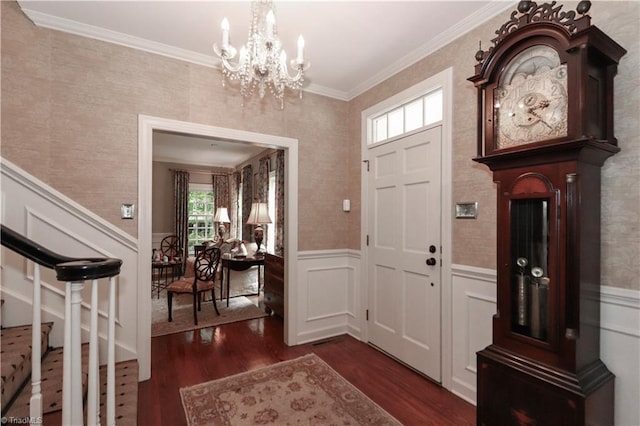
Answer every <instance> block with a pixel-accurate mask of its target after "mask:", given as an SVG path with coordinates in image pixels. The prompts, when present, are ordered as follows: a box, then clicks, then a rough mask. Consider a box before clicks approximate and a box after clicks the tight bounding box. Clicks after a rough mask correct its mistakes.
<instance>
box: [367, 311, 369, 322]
mask: <svg viewBox="0 0 640 426" xmlns="http://www.w3.org/2000/svg"><path fill="white" fill-rule="evenodd" d="M367 321H369V310H368V309H367Z"/></svg>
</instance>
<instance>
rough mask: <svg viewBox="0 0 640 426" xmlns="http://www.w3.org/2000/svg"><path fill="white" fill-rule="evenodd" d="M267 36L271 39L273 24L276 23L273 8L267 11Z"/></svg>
mask: <svg viewBox="0 0 640 426" xmlns="http://www.w3.org/2000/svg"><path fill="white" fill-rule="evenodd" d="M266 21H267V38H268V39H271V38H272V37H273V25H274V24H275V23H276V17H275V15H274V14H273V10H270V11H269V13H267V19H266Z"/></svg>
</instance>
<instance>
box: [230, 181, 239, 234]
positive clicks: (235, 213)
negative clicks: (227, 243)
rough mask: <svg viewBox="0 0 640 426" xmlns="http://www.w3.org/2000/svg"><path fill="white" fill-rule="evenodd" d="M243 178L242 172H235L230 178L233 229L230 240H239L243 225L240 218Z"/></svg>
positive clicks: (231, 229) (231, 228)
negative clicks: (241, 225)
mask: <svg viewBox="0 0 640 426" xmlns="http://www.w3.org/2000/svg"><path fill="white" fill-rule="evenodd" d="M241 182H242V177H241V175H240V172H234V173H233V174H232V175H231V176H230V183H229V218H230V219H231V224H230V225H231V227H230V228H229V238H239V237H240V229H241V227H240V226H239V224H241V223H242V217H241V216H240V183H241Z"/></svg>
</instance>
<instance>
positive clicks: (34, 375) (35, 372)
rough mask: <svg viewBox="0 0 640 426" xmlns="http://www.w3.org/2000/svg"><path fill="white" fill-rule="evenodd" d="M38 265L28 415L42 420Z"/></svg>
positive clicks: (34, 283)
mask: <svg viewBox="0 0 640 426" xmlns="http://www.w3.org/2000/svg"><path fill="white" fill-rule="evenodd" d="M40 304H41V303H40V265H38V264H37V263H34V264H33V306H32V309H33V321H32V328H31V333H32V334H31V401H30V403H29V415H30V416H31V418H32V419H38V418H42V389H41V383H42V382H41V381H42V365H41V364H42V359H41V356H42V340H41V339H42V318H41V317H42V309H41V306H40Z"/></svg>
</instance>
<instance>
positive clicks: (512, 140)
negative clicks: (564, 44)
mask: <svg viewBox="0 0 640 426" xmlns="http://www.w3.org/2000/svg"><path fill="white" fill-rule="evenodd" d="M559 62H560V61H559V58H558V55H557V53H556V52H555V51H554V50H553V49H551V48H549V47H547V46H534V47H532V48H529V49H527V50H525V51H524V52H523V53H521V54H520V55H518V56H517V57H516V58H514V60H513V61H512V63H511V64H510V65H509V66H508V67H507V69H506V71H505V78H504V79H503V81H502V84H500V85H499V86H498V88H497V89H496V90H495V93H494V99H495V115H494V126H495V148H496V149H503V148H509V147H513V146H518V145H522V144H528V143H533V142H539V141H543V140H548V139H554V138H558V137H563V136H566V135H567V67H566V65H564V64H560V63H559Z"/></svg>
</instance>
